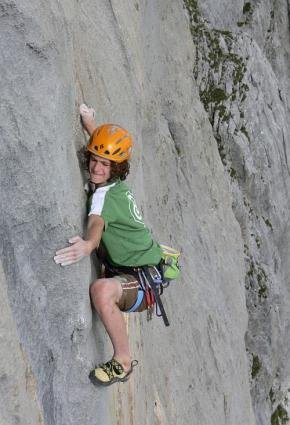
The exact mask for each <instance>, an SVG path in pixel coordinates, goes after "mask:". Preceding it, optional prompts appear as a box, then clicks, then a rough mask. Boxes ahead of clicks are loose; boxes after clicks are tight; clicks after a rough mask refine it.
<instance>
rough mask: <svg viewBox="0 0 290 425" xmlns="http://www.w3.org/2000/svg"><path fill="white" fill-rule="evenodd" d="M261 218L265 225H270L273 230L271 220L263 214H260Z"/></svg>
mask: <svg viewBox="0 0 290 425" xmlns="http://www.w3.org/2000/svg"><path fill="white" fill-rule="evenodd" d="M262 219H263V220H264V222H265V224H266V226H268V227H270V229H271V230H273V226H272V223H271V221H270V220H269V219H268V218H265V217H263V216H262Z"/></svg>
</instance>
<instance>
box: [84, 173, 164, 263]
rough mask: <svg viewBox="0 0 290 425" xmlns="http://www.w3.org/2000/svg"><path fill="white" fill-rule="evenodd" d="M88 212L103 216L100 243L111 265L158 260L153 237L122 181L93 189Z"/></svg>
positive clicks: (156, 245) (158, 255)
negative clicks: (103, 224)
mask: <svg viewBox="0 0 290 425" xmlns="http://www.w3.org/2000/svg"><path fill="white" fill-rule="evenodd" d="M91 214H96V215H100V216H101V217H102V218H103V219H104V222H105V228H104V231H103V234H102V243H103V244H104V246H105V249H106V251H107V253H108V256H109V261H111V262H112V263H113V264H115V265H120V266H145V265H156V264H158V263H159V262H160V260H161V248H160V246H159V245H158V244H157V243H156V242H155V241H154V240H153V239H152V237H151V234H150V231H149V229H148V228H147V227H146V226H145V224H144V222H143V218H142V215H141V214H140V211H139V209H138V207H137V205H136V202H135V199H134V196H133V194H132V192H131V191H130V190H129V188H128V186H127V185H126V184H125V183H124V182H121V181H117V182H115V183H112V184H109V185H107V186H103V187H99V188H98V189H96V191H95V192H94V194H93V196H92V200H91V206H90V211H89V215H91Z"/></svg>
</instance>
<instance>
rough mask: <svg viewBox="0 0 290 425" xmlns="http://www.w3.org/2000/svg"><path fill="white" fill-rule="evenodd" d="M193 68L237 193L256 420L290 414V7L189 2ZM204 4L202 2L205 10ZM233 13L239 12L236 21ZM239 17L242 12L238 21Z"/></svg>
mask: <svg viewBox="0 0 290 425" xmlns="http://www.w3.org/2000/svg"><path fill="white" fill-rule="evenodd" d="M187 6H188V8H189V10H190V16H191V23H192V25H191V31H192V35H193V39H194V41H195V44H196V48H197V51H198V52H199V53H198V59H197V61H196V65H195V69H194V74H195V77H196V81H197V83H198V86H199V92H200V96H201V99H202V101H203V104H204V106H205V109H206V110H207V112H208V116H209V119H210V122H211V124H212V127H213V131H214V135H215V138H216V141H217V144H218V148H219V153H220V157H221V160H222V162H223V165H224V167H225V170H226V171H227V172H228V175H229V183H230V185H231V192H232V195H233V211H234V213H235V216H236V218H237V220H238V222H239V224H240V228H241V232H242V237H243V241H244V255H245V265H246V276H245V288H246V293H247V308H248V312H249V325H248V331H247V336H246V346H247V352H248V356H249V361H250V364H251V395H252V400H253V406H254V410H255V415H256V418H257V424H266V423H270V422H271V423H272V424H276V423H286V422H288V418H289V413H290V411H289V405H288V394H289V387H290V385H289V356H288V353H289V314H288V311H289V307H288V306H289V277H288V276H289V260H288V255H289V205H290V203H289V134H290V133H289V130H290V129H289V66H290V62H289V13H288V9H289V4H288V3H287V2H285V1H279V2H275V1H266V2H236V9H235V13H233V14H231V11H230V10H229V9H228V7H227V5H226V4H223V3H221V4H219V7H220V8H219V14H218V15H216V14H215V13H214V10H215V8H216V7H217V5H216V2H211V1H208V2H203V4H202V5H201V4H200V5H199V4H197V2H187ZM199 6H200V7H199ZM229 15H230V16H231V17H232V19H231V24H230V25H229ZM237 16H238V18H237Z"/></svg>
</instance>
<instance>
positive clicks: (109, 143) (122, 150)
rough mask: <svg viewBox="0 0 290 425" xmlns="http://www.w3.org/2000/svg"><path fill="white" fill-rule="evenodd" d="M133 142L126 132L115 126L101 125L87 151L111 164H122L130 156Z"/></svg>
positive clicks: (92, 136) (90, 141) (92, 137)
mask: <svg viewBox="0 0 290 425" xmlns="http://www.w3.org/2000/svg"><path fill="white" fill-rule="evenodd" d="M132 146H133V140H132V137H131V135H130V134H129V133H128V131H127V130H125V129H124V128H122V127H120V126H119V125H115V124H103V125H101V126H100V127H98V128H96V129H95V131H94V132H93V134H92V135H91V138H90V140H89V143H88V146H87V150H88V151H89V152H91V153H93V154H95V155H99V156H101V157H103V158H107V159H109V160H110V161H113V162H124V161H126V160H128V159H129V158H130V156H131V150H132Z"/></svg>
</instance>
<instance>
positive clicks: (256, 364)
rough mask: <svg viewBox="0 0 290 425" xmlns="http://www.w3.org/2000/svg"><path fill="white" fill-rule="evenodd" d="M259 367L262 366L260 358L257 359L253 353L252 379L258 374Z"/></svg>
mask: <svg viewBox="0 0 290 425" xmlns="http://www.w3.org/2000/svg"><path fill="white" fill-rule="evenodd" d="M261 367H262V362H261V360H260V359H259V357H258V356H257V355H254V354H253V363H252V379H254V378H255V377H256V376H257V375H258V373H259V371H260V369H261Z"/></svg>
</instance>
